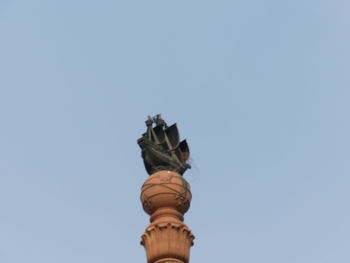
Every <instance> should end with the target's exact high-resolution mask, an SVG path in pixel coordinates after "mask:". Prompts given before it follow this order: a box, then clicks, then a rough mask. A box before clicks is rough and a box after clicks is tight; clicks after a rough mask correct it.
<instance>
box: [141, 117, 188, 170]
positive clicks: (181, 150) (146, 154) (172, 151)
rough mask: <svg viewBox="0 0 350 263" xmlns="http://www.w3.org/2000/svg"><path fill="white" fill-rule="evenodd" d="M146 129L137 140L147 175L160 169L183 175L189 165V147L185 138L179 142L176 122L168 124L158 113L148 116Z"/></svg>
mask: <svg viewBox="0 0 350 263" xmlns="http://www.w3.org/2000/svg"><path fill="white" fill-rule="evenodd" d="M146 126H147V130H146V132H145V133H144V134H142V137H141V138H139V139H138V140H137V143H138V145H139V146H140V148H141V154H142V158H143V161H144V164H145V168H146V171H147V173H148V174H149V175H151V174H153V173H155V172H158V171H162V170H167V171H174V172H176V173H179V174H181V175H183V173H184V172H185V171H186V170H187V169H188V168H191V166H190V165H189V164H188V163H187V160H188V158H189V156H190V149H189V147H188V145H187V142H186V140H183V141H181V142H180V136H179V131H178V129H177V126H176V123H175V124H173V125H171V126H168V125H167V123H166V122H165V121H164V120H163V119H162V118H161V116H160V114H158V115H156V116H154V117H150V116H149V117H148V119H147V120H146Z"/></svg>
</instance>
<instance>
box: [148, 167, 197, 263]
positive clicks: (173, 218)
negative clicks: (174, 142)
mask: <svg viewBox="0 0 350 263" xmlns="http://www.w3.org/2000/svg"><path fill="white" fill-rule="evenodd" d="M191 197H192V196H191V191H190V185H189V184H188V183H187V181H186V180H185V179H184V178H183V177H182V176H181V175H180V174H178V173H176V172H172V171H166V170H164V171H159V172H155V173H153V174H151V175H150V176H149V177H148V178H147V180H146V181H145V183H144V184H143V186H142V189H141V202H142V206H143V209H144V210H145V212H146V213H148V214H149V215H150V216H151V218H150V221H151V224H150V225H149V226H148V227H147V228H146V230H145V232H144V233H143V234H142V240H141V244H142V245H143V246H144V247H145V249H146V254H147V262H148V263H188V262H189V257H190V247H191V246H192V245H193V239H194V236H193V235H192V233H191V231H190V229H189V228H188V227H187V226H186V225H185V224H184V223H183V220H184V217H183V216H184V214H185V213H186V212H187V210H188V209H189V207H190V202H191Z"/></svg>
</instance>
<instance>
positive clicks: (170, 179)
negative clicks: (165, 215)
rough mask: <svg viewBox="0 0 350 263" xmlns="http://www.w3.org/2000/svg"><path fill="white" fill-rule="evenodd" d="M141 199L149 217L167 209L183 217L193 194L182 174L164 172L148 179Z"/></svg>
mask: <svg viewBox="0 0 350 263" xmlns="http://www.w3.org/2000/svg"><path fill="white" fill-rule="evenodd" d="M140 198H141V202H142V206H143V209H144V210H145V212H146V213H148V214H149V215H152V214H154V213H155V212H156V211H157V210H159V209H162V210H164V209H166V208H171V209H172V210H176V211H177V212H179V213H180V214H181V215H183V214H184V213H186V212H187V210H188V209H189V207H190V202H191V198H192V194H191V190H190V185H189V183H188V182H187V181H186V180H185V179H184V178H183V177H182V176H181V175H180V174H178V173H176V172H173V171H164V170H163V171H159V172H156V173H154V174H152V175H151V176H149V177H148V179H147V180H146V181H145V183H144V184H143V186H142V188H141V197H140Z"/></svg>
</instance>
